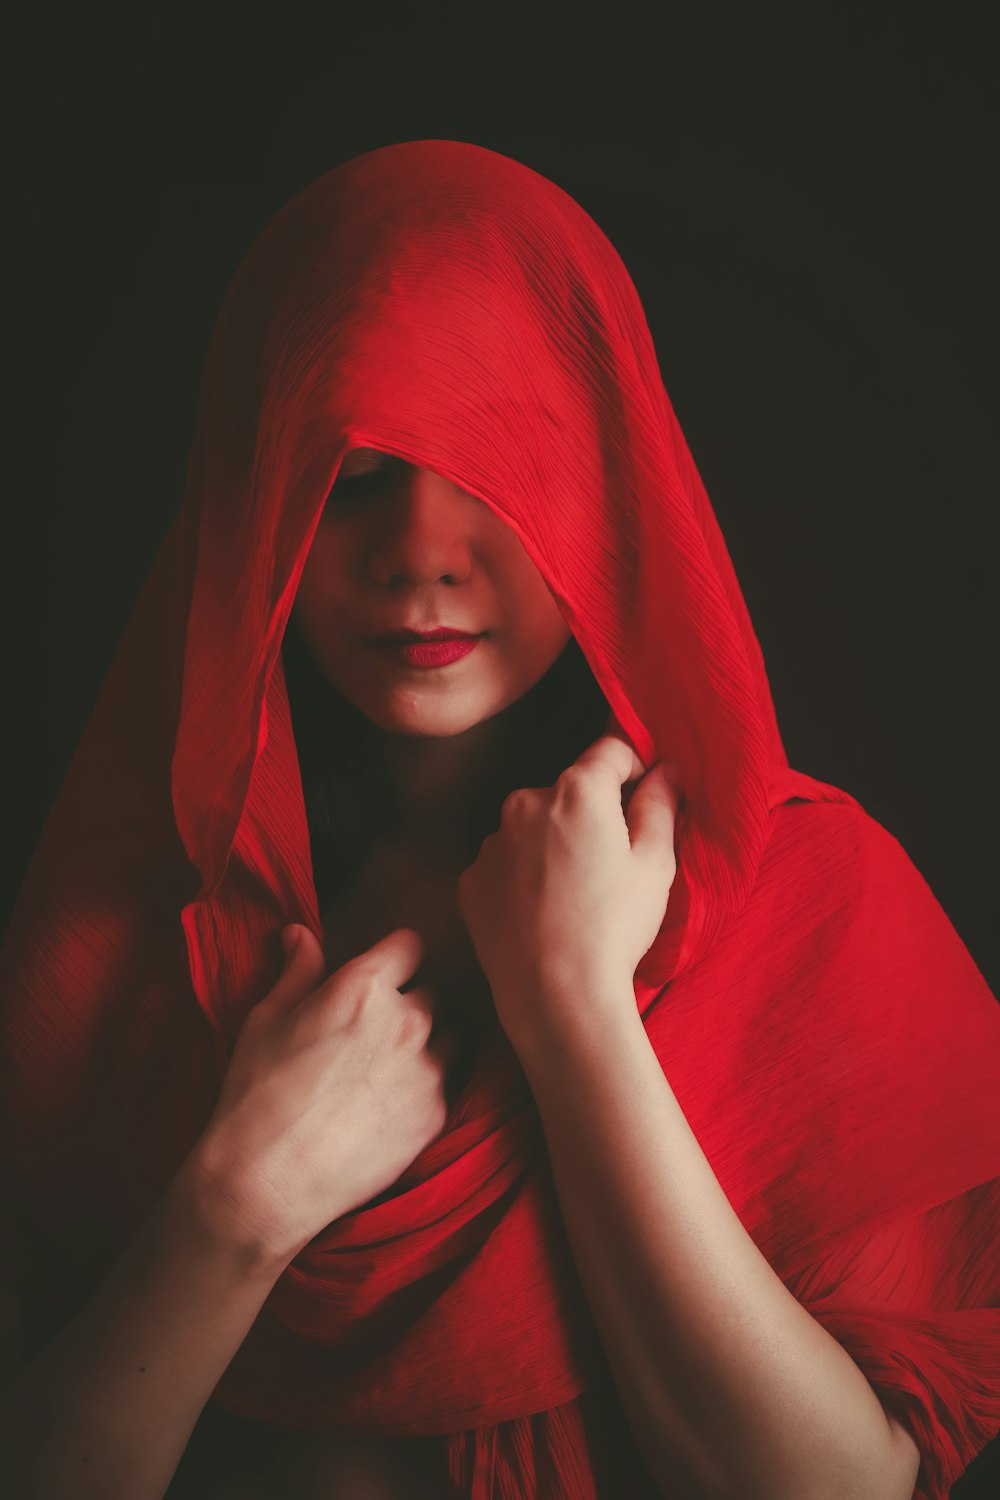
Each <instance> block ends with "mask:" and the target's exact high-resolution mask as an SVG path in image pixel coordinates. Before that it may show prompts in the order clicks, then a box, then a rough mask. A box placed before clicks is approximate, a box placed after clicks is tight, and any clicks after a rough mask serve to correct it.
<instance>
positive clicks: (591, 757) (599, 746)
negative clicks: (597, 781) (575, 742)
mask: <svg viewBox="0 0 1000 1500" xmlns="http://www.w3.org/2000/svg"><path fill="white" fill-rule="evenodd" d="M573 764H574V765H576V766H584V767H586V768H587V769H590V770H594V771H596V772H598V773H599V774H600V775H602V776H607V775H613V776H617V778H618V785H619V786H624V785H625V783H626V781H634V780H635V779H636V778H637V777H639V776H642V775H643V774H644V772H645V770H646V767H645V766H644V764H643V762H642V761H641V760H640V759H639V756H638V755H637V754H636V752H635V750H634V749H633V747H632V745H631V744H630V743H629V741H628V740H626V739H624V738H623V737H622V736H621V735H619V734H602V735H601V736H600V738H599V739H596V740H595V741H594V743H593V744H592V745H588V746H587V748H586V750H583V751H582V752H581V753H580V754H579V755H578V756H577V758H576V760H575V761H574V762H573Z"/></svg>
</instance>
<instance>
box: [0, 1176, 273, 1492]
mask: <svg viewBox="0 0 1000 1500" xmlns="http://www.w3.org/2000/svg"><path fill="white" fill-rule="evenodd" d="M280 1272H281V1264H280V1263H278V1262H275V1261H273V1260H271V1259H270V1258H268V1257H264V1256H262V1255H261V1254H259V1253H258V1252H257V1251H255V1250H251V1249H249V1248H247V1249H245V1250H244V1249H241V1248H239V1247H238V1246H237V1245H235V1244H234V1243H233V1242H232V1241H231V1240H228V1239H226V1238H224V1237H223V1236H221V1235H220V1234H218V1233H217V1232H216V1230H215V1228H214V1227H213V1223H212V1218H211V1212H210V1209H209V1208H208V1206H207V1205H206V1202H205V1193H204V1186H203V1184H202V1183H201V1181H200V1180H198V1178H197V1175H196V1174H195V1173H194V1172H193V1171H192V1170H191V1169H190V1168H189V1167H188V1164H185V1168H183V1169H182V1171H181V1173H180V1174H179V1175H178V1178H177V1179H176V1180H175V1182H174V1184H173V1185H172V1187H171V1188H170V1190H169V1191H168V1192H167V1194H166V1195H165V1196H164V1198H163V1200H162V1201H161V1203H160V1204H159V1205H158V1206H157V1208H156V1210H155V1211H154V1212H153V1214H152V1215H151V1216H150V1218H149V1220H148V1221H147V1222H146V1224H145V1225H144V1226H143V1228H142V1230H141V1231H140V1232H139V1234H138V1235H137V1236H136V1238H135V1240H134V1241H133V1242H132V1244H131V1245H130V1246H129V1247H128V1249H127V1250H126V1252H125V1253H124V1254H123V1256H122V1258H121V1259H120V1260H119V1261H118V1263H117V1264H116V1266H115V1267H114V1269H113V1271H112V1272H111V1274H110V1276H109V1277H108V1279H107V1280H106V1281H105V1282H104V1283H103V1285H102V1286H101V1288H100V1289H99V1290H98V1292H97V1293H96V1294H95V1295H94V1297H93V1298H92V1299H91V1301H90V1302H88V1303H87V1305H86V1306H85V1307H84V1308H83V1309H82V1310H81V1312H80V1313H79V1314H78V1315H77V1317H76V1318H75V1319H74V1321H73V1322H72V1323H71V1324H70V1325H69V1326H68V1327H67V1328H66V1329H65V1330H64V1331H63V1333H62V1334H61V1335H60V1336H59V1337H58V1338H57V1339H56V1340H55V1341H54V1343H53V1344H52V1345H51V1346H50V1347H49V1348H48V1349H47V1350H45V1351H44V1352H43V1353H42V1354H41V1355H39V1356H38V1357H37V1358H36V1359H35V1360H34V1362H33V1363H32V1364H31V1365H30V1366H29V1367H28V1368H27V1369H26V1370H25V1371H24V1372H23V1374H22V1375H21V1377H20V1379H18V1380H16V1381H14V1382H11V1383H10V1384H9V1385H8V1386H7V1388H6V1389H5V1391H4V1392H3V1417H2V1420H3V1426H4V1428H5V1429H7V1432H6V1433H5V1436H6V1444H5V1447H6V1449H7V1453H8V1464H9V1465H11V1466H12V1467H13V1468H14V1471H15V1473H17V1475H18V1478H19V1481H20V1487H19V1488H18V1490H17V1493H18V1494H23V1495H25V1496H26V1497H27V1496H31V1497H32V1500H35V1497H39V1500H40V1497H42V1496H44V1497H45V1500H62V1497H67V1500H69V1497H72V1500H88V1497H97V1496H100V1497H102V1500H103V1497H107V1496H110V1495H114V1496H115V1500H159V1497H162V1496H163V1494H164V1493H165V1491H166V1489H167V1487H168V1485H169V1483H170V1480H171V1477H172V1475H173V1473H174V1471H175V1469H176V1467H177V1464H178V1463H179V1461H180V1458H181V1455H182V1454H183V1452H184V1449H185V1447H186V1445H187V1442H188V1439H189V1437H190V1435H191V1432H192V1430H193V1428H194V1426H195V1423H196V1422H197V1420H198V1417H199V1415H200V1413H201V1411H202V1409H203V1408H204V1406H205V1403H206V1401H207V1400H208V1398H209V1396H210V1395H211V1393H212V1391H213V1389H214V1388H215V1386H216V1384H217V1382H218V1380H219V1378H220V1376H221V1375H222V1373H223V1371H224V1370H225V1368H226V1366H227V1365H228V1364H229V1362H230V1360H231V1359H232V1357H233V1355H234V1353H235V1352H236V1350H237V1348H238V1347H239V1345H240V1344H241V1343H242V1342H243V1339H244V1338H245V1336H246V1334H247V1332H248V1330H249V1328H250V1326H251V1324H252V1323H253V1321H254V1318H255V1317H256V1315H257V1313H258V1311H259V1310H260V1307H261V1305H262V1303H263V1302H264V1300H265V1298H266V1297H267V1295H268V1293H269V1291H270V1290H271V1288H272V1286H273V1285H274V1282H275V1281H276V1279H277V1277H278V1275H279V1274H280Z"/></svg>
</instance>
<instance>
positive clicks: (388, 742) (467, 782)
mask: <svg viewBox="0 0 1000 1500" xmlns="http://www.w3.org/2000/svg"><path fill="white" fill-rule="evenodd" d="M516 730H517V724H516V721H515V717H514V715H512V714H511V713H510V712H509V711H508V712H505V713H500V714H497V715H495V716H494V717H493V718H491V719H487V720H485V721H484V722H482V723H480V724H474V725H472V727H471V728H469V729H467V730H465V731H463V732H462V733H461V734H456V735H443V736H439V737H435V736H428V735H398V734H387V733H384V732H382V731H379V732H378V733H377V735H376V737H375V750H376V753H377V754H378V756H379V759H380V762H381V766H382V770H383V774H384V775H385V778H386V780H387V781H388V783H389V785H390V787H391V788H392V791H393V793H394V798H395V803H396V807H397V810H398V811H397V820H396V826H395V829H394V837H395V839H396V841H398V842H399V843H401V844H403V845H404V846H405V847H407V848H409V849H413V850H418V851H420V852H422V853H425V854H428V855H430V856H432V857H437V858H440V857H441V856H442V855H443V856H445V857H446V858H447V857H451V856H454V857H455V858H457V859H460V860H461V861H462V862H463V863H464V859H463V858H462V856H463V855H464V850H465V839H466V837H467V830H468V825H469V816H470V811H471V808H472V806H473V804H474V803H475V802H476V801H477V800H478V799H479V798H481V797H483V796H487V795H489V794H490V793H491V792H494V793H495V794H496V795H497V796H498V798H501V799H502V797H503V795H505V793H506V791H507V790H509V788H508V787H506V786H505V785H504V774H505V772H507V773H508V774H509V773H510V772H511V771H512V770H513V769H514V761H515V755H514V751H515V745H516Z"/></svg>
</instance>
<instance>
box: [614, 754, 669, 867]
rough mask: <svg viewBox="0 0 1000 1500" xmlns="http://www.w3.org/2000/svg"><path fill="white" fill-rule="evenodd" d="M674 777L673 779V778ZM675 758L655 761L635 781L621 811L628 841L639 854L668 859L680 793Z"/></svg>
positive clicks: (657, 858)
mask: <svg viewBox="0 0 1000 1500" xmlns="http://www.w3.org/2000/svg"><path fill="white" fill-rule="evenodd" d="M675 777H676V778H677V780H676V781H675V780H674V778H675ZM679 780H680V767H679V766H678V764H677V762H676V761H666V760H658V761H657V762H656V764H655V765H654V766H652V767H651V768H650V769H649V770H648V771H647V772H646V774H645V776H644V777H643V778H642V780H641V781H640V782H639V785H638V786H637V787H636V789H635V791H634V792H633V794H632V797H631V799H630V801H629V805H628V808H627V810H626V812H625V821H626V823H627V824H628V833H629V841H630V843H631V845H632V848H633V850H634V851H636V852H637V853H639V854H640V855H641V856H645V855H647V854H648V855H649V856H651V857H653V858H655V859H656V860H658V861H659V860H663V859H667V860H668V861H669V860H672V859H673V854H674V829H675V827H676V823H677V810H678V807H679V806H680V800H681V792H680V787H679V785H678V784H677V783H678V782H679Z"/></svg>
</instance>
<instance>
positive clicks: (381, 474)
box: [294, 448, 570, 735]
mask: <svg viewBox="0 0 1000 1500" xmlns="http://www.w3.org/2000/svg"><path fill="white" fill-rule="evenodd" d="M294 614H295V619H296V623H297V625H298V627H299V631H300V633H301V635H302V637H303V639H304V640H305V643H306V645H307V646H308V648H309V651H310V653H311V655H312V657H313V659H314V661H315V662H316V664H317V666H318V667H319V668H320V670H321V671H322V672H323V673H324V674H325V676H326V677H327V678H328V680H329V681H330V682H331V683H332V684H333V686H334V687H335V688H336V689H337V690H338V691H339V692H340V693H342V694H343V696H344V697H345V698H347V699H348V701H349V702H351V703H353V704H354V706H355V707H356V708H358V709H360V710H361V712H362V713H364V714H365V715H366V716H367V718H369V719H370V720H371V721H372V722H373V723H374V724H377V725H378V726H379V727H380V728H382V729H384V730H387V731H389V732H390V733H393V734H405V735H454V734H461V733H462V732H463V730H466V729H469V728H471V727H472V726H473V725H474V724H478V723H480V722H482V721H483V720H484V719H489V718H492V717H493V715H494V714H497V713H500V712H501V710H503V709H505V708H507V707H508V706H509V705H510V704H512V703H514V702H515V701H516V700H517V699H518V698H520V697H522V696H523V695H524V694H525V693H526V692H527V691H528V689H529V688H531V687H533V686H534V684H535V683H536V682H538V680H539V679H540V678H541V677H543V676H544V674H545V673H546V672H547V671H548V669H549V667H551V666H552V664H553V662H554V661H555V660H556V657H557V656H558V655H559V653H560V652H561V651H562V649H563V647H564V646H565V644H566V642H567V641H568V639H569V636H570V630H569V626H568V625H567V624H566V622H565V620H564V619H563V617H562V614H561V613H560V611H559V607H558V605H557V604H556V601H555V598H554V596H553V594H552V593H551V592H550V590H549V587H548V585H547V584H546V582H545V580H544V579H543V578H542V575H541V574H540V573H539V571H538V569H537V568H536V567H535V565H534V563H533V562H532V561H531V559H530V558H529V556H528V554H527V553H526V552H525V550H524V548H523V547H522V545H521V543H520V541H519V540H518V538H517V536H516V535H515V533H514V532H513V530H511V528H510V527H509V526H507V524H506V523H505V522H504V521H501V520H500V519H499V517H498V516H496V515H494V513H493V511H491V510H490V508H489V506H488V505H486V504H485V503H484V502H483V501H482V500H479V499H477V498H476V497H475V496H473V495H470V494H469V493H468V492H467V491H466V490H462V489H459V487H458V485H456V484H453V483H452V482H451V481H450V480H448V479H444V478H442V477H441V476H440V475H439V474H435V473H433V472H432V471H431V470H430V469H420V468H416V467H415V466H414V465H412V464H409V463H406V462H405V461H404V460H403V459H399V458H394V457H392V456H390V455H388V454H385V453H380V452H378V451H377V450H376V449H374V448H355V449H352V450H351V451H350V452H349V453H348V454H346V455H345V457H344V460H343V462H342V464H341V467H340V471H339V473H338V475H337V480H336V483H335V484H334V486H333V489H332V490H331V492H330V497H329V499H328V501H327V504H326V509H325V511H324V513H323V515H322V517H321V518H320V522H319V526H318V528H317V530H316V535H315V537H314V539H313V544H312V548H311V549H310V552H309V556H308V558H307V559H306V564H305V568H304V570H303V573H302V578H301V580H300V583H299V588H298V593H297V594H296V598H295V605H294ZM439 626H449V627H451V628H453V629H454V630H456V631H461V632H469V633H470V634H472V635H473V636H475V637H476V640H475V642H474V643H467V644H472V649H471V650H469V651H467V652H466V653H465V654H464V655H462V656H459V657H457V659H454V660H451V661H447V662H445V663H444V664H436V665H421V664H420V663H419V662H417V661H415V660H413V659H412V648H411V659H409V660H408V659H407V656H406V654H404V649H403V647H402V646H401V645H400V644H399V643H398V642H396V643H385V642H384V641H381V640H380V639H379V638H380V637H384V636H386V635H388V634H390V633H392V632H399V631H406V630H410V631H420V632H421V633H423V632H426V631H430V630H434V629H435V628H436V627H439ZM423 649H424V653H425V655H426V654H427V651H426V648H423ZM441 649H442V648H440V647H439V648H438V654H441Z"/></svg>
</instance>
